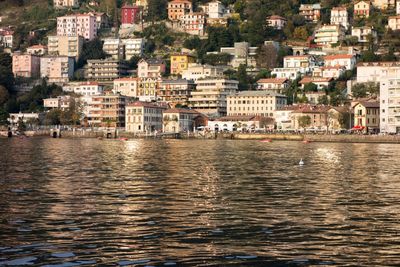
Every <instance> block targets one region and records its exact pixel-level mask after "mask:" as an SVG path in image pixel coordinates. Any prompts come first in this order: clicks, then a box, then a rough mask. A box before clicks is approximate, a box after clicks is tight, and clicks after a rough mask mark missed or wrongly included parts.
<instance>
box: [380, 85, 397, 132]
mask: <svg viewBox="0 0 400 267" xmlns="http://www.w3.org/2000/svg"><path fill="white" fill-rule="evenodd" d="M379 97H380V131H381V132H382V133H392V134H393V133H396V134H398V133H400V78H398V77H397V78H389V79H384V80H382V81H381V82H380V94H379Z"/></svg>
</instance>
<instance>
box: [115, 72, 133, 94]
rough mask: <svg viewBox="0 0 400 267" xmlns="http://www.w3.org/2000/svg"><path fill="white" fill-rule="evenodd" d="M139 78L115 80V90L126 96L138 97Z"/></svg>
mask: <svg viewBox="0 0 400 267" xmlns="http://www.w3.org/2000/svg"><path fill="white" fill-rule="evenodd" d="M138 88H139V78H136V77H125V78H119V79H115V80H114V87H113V92H114V93H119V94H121V95H124V96H130V97H138Z"/></svg>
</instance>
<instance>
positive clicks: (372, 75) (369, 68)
mask: <svg viewBox="0 0 400 267" xmlns="http://www.w3.org/2000/svg"><path fill="white" fill-rule="evenodd" d="M396 77H400V62H361V63H358V64H357V83H365V82H380V81H381V80H383V79H385V78H396Z"/></svg>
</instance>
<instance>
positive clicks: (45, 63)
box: [40, 56, 74, 83]
mask: <svg viewBox="0 0 400 267" xmlns="http://www.w3.org/2000/svg"><path fill="white" fill-rule="evenodd" d="M73 76H74V58H72V57H61V56H60V57H53V56H45V57H41V58H40V77H42V78H45V77H47V78H48V79H49V82H50V83H52V82H53V83H66V82H69V79H71V78H72V77H73Z"/></svg>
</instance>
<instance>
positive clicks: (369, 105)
mask: <svg viewBox="0 0 400 267" xmlns="http://www.w3.org/2000/svg"><path fill="white" fill-rule="evenodd" d="M358 104H360V105H363V106H364V107H366V108H379V101H358ZM356 105H357V104H356ZM356 105H355V106H356Z"/></svg>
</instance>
